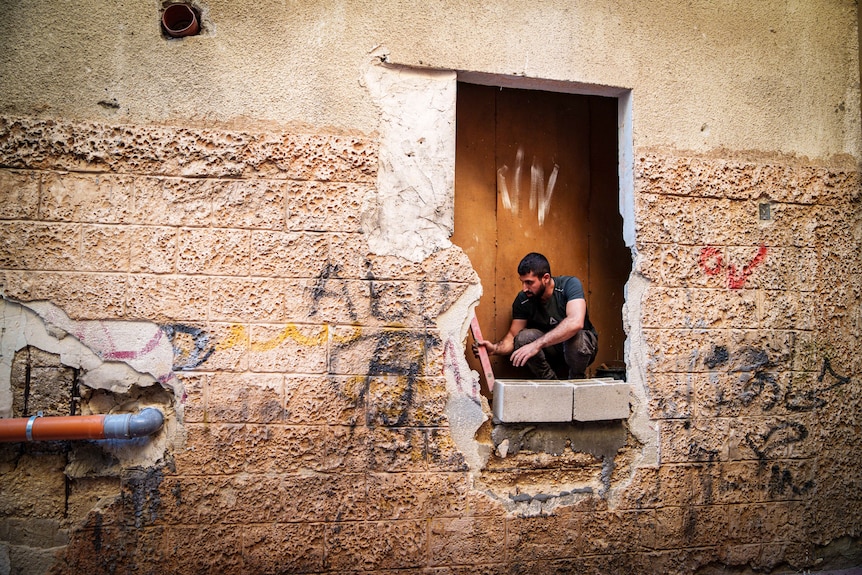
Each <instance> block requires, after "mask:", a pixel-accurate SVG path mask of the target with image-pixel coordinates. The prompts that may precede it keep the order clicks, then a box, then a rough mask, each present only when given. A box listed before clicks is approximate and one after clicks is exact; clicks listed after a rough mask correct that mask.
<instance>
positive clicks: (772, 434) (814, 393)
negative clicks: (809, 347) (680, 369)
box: [703, 345, 850, 497]
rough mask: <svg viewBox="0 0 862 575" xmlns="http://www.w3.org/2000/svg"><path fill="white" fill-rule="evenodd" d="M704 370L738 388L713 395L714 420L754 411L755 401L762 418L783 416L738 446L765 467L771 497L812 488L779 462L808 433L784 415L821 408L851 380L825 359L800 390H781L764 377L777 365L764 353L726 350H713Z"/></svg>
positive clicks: (771, 378)
mask: <svg viewBox="0 0 862 575" xmlns="http://www.w3.org/2000/svg"><path fill="white" fill-rule="evenodd" d="M704 365H705V366H706V367H707V368H709V369H710V370H713V369H716V368H721V367H727V368H728V373H732V374H736V375H737V376H738V378H737V379H736V382H737V383H741V385H739V386H738V387H737V388H736V389H734V390H733V391H732V392H731V393H729V394H728V393H727V392H726V390H723V389H720V388H717V389H716V396H715V398H714V405H715V415H717V416H718V415H721V414H722V412H723V410H725V409H731V410H733V409H737V408H741V407H749V406H752V405H755V401H760V403H759V406H760V409H761V411H762V412H763V413H771V412H773V410H776V412H778V411H777V409H776V408H778V407H783V409H784V411H783V412H778V418H777V420H776V421H775V422H774V423H772V424H771V425H770V426H769V427H768V428H766V429H763V430H754V431H749V432H747V433H746V434H745V436H744V437H743V438H742V442H741V443H742V445H744V446H745V447H747V448H748V449H750V450H751V452H752V453H753V454H754V456H755V457H756V458H757V460H758V461H759V462H760V463H761V464H762V465H763V468H764V469H766V468H767V467H768V469H769V478H768V479H767V485H766V487H767V490H768V492H769V495H770V497H778V496H780V495H785V494H788V493H790V494H793V495H803V494H805V493H807V492H809V491H810V490H811V489H812V488H813V487H814V486H815V482H814V480H813V479H808V480H805V481H803V480H799V479H797V478H794V473H793V471H792V470H791V469H790V468H789V467H788V466H787V465H786V464H784V463H783V462H782V461H780V459H781V458H782V457H784V456H785V454H786V453H787V450H788V449H790V448H792V447H793V446H796V445H799V444H802V443H803V442H804V441H805V440H806V439H807V438H808V437H809V431H808V427H807V426H806V425H805V423H804V422H802V421H798V420H794V419H792V418H789V417H787V416H786V415H784V414H788V415H789V414H791V413H801V412H812V411H815V410H817V409H820V408H822V407H824V406H826V405H827V403H828V400H827V398H828V394H829V392H831V391H833V390H835V389H837V388H840V387H842V386H844V385H847V384H848V383H850V378H849V377H848V376H844V375H840V374H839V373H837V372H836V371H835V370H834V369H833V367H832V363H831V361H830V359H829V358H828V357H825V358H824V359H823V362H822V364H821V368H820V371H819V374H818V375H817V376H816V377H815V378H814V380H813V381H810V380H809V382H807V384H805V385H804V386H803V387H802V388H797V387H795V386H794V385H793V384H792V383H791V384H788V386H787V389H786V390H782V388H781V386H780V385H779V383H778V379H777V377H776V374H775V373H773V372H771V371H769V370H770V369H773V368H775V367H776V362H775V361H773V360H772V359H771V358H770V356H769V354H768V353H767V352H766V351H765V350H763V349H758V348H755V347H744V348H741V349H739V350H737V351H736V352H735V353H733V354H731V353H730V352H729V351H728V349H727V347H725V346H720V345H717V346H714V347H713V349H712V350H711V352H710V354H709V355H708V356H707V357H706V358H704ZM707 451H708V450H705V449H704V450H703V452H707ZM707 455H708V456H709V457H707V458H706V459H708V460H709V461H712V460H713V459H714V457H716V456H717V455H718V452H717V450H712V451H711V452H709V453H707ZM770 462H772V463H771V465H769V463H770Z"/></svg>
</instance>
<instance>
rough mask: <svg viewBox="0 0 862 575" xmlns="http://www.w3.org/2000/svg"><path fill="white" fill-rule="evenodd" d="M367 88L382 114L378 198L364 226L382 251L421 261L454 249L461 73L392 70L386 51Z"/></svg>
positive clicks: (366, 76) (372, 67)
mask: <svg viewBox="0 0 862 575" xmlns="http://www.w3.org/2000/svg"><path fill="white" fill-rule="evenodd" d="M362 83H363V84H364V86H365V87H366V88H367V89H368V91H369V92H370V93H371V96H372V98H373V99H374V101H375V102H376V103H377V105H378V106H379V107H380V113H381V124H380V131H381V144H380V153H379V168H378V173H377V191H378V193H377V196H376V198H374V199H373V200H372V201H371V202H368V203H367V204H366V205H365V206H364V207H363V210H362V216H361V222H362V229H363V231H364V232H365V234H366V235H367V237H368V243H369V246H370V247H371V250H372V251H373V252H374V253H376V254H379V255H397V256H401V257H404V258H407V259H409V260H411V261H413V262H419V261H422V260H423V259H425V258H426V257H428V255H430V254H431V253H433V252H435V251H437V250H439V249H446V248H448V247H450V246H451V245H452V244H451V242H450V241H449V237H450V236H451V235H452V231H453V229H454V217H455V216H454V214H455V206H454V201H455V194H454V189H455V100H456V87H457V76H456V74H455V72H453V71H434V70H416V69H411V68H407V67H401V66H392V65H388V64H386V63H385V56H381V55H380V54H379V53H378V54H376V55H375V56H374V57H373V59H372V63H371V64H369V65H368V66H367V68H366V69H365V71H364V73H363V77H362Z"/></svg>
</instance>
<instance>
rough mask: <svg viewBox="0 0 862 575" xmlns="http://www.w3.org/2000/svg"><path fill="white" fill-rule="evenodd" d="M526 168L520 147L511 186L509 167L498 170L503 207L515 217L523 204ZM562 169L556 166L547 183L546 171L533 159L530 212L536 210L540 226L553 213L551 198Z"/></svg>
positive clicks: (520, 147)
mask: <svg viewBox="0 0 862 575" xmlns="http://www.w3.org/2000/svg"><path fill="white" fill-rule="evenodd" d="M523 168H524V148H523V147H522V146H519V147H518V151H517V152H516V153H515V166H514V168H513V169H512V185H511V187H510V186H509V183H508V179H507V177H508V175H509V166H508V165H506V164H503V165H502V166H500V168H499V169H498V170H497V189H498V190H499V191H500V200H501V201H502V202H503V207H504V208H505V209H506V210H509V211H510V212H512V213H513V214H514V215H516V216H517V215H518V209H519V206H520V203H521V177H522V176H521V174H522V172H523ZM559 173H560V167H559V166H558V165H557V164H554V168H553V169H552V170H551V175H550V176H549V177H548V181H547V184H546V183H545V169H544V168H543V167H542V166H541V165H540V164H539V163H538V162H537V161H536V158H533V163H532V164H531V165H530V210H536V213H537V216H538V220H539V225H540V226H541V225H544V224H545V217H547V215H548V212H550V211H551V198H552V197H553V195H554V187H556V185H557V176H558V175H559Z"/></svg>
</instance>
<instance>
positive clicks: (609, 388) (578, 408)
mask: <svg viewBox="0 0 862 575" xmlns="http://www.w3.org/2000/svg"><path fill="white" fill-rule="evenodd" d="M569 383H571V385H572V390H573V394H572V419H573V420H574V421H601V420H607V419H628V417H629V394H630V392H631V385H630V384H628V383H626V382H624V381H618V380H614V379H605V378H602V379H576V380H571V381H570V382H569Z"/></svg>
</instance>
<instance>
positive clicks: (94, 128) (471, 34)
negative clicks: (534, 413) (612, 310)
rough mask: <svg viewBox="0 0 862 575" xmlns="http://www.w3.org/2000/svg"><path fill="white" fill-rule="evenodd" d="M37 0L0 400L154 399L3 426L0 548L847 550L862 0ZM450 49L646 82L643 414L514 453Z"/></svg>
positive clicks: (13, 141)
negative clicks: (465, 189) (490, 365)
mask: <svg viewBox="0 0 862 575" xmlns="http://www.w3.org/2000/svg"><path fill="white" fill-rule="evenodd" d="M51 4H53V3H47V2H46V3H35V4H29V5H27V6H26V7H25V6H17V5H16V6H14V7H10V8H9V10H8V11H7V12H6V14H5V15H4V17H3V18H2V22H0V28H2V30H0V32H2V33H0V38H2V40H0V42H4V43H5V44H6V46H4V50H3V52H2V53H3V54H4V56H3V58H2V60H0V72H2V74H0V77H3V78H4V79H5V80H4V81H3V82H0V102H2V108H0V111H2V113H3V115H2V118H0V200H2V201H0V290H2V294H3V296H4V299H3V301H2V308H0V309H2V315H0V317H2V321H3V323H2V326H3V330H2V337H0V353H2V355H0V360H2V361H0V387H2V389H0V413H2V415H3V416H9V415H13V416H16V417H18V416H26V415H31V414H33V413H34V411H35V410H43V409H44V410H45V411H46V412H50V413H56V414H60V413H62V412H63V410H67V409H71V410H73V411H77V412H79V413H104V412H108V411H117V412H119V411H129V410H133V409H135V408H137V407H140V406H143V405H158V406H160V407H161V408H162V409H163V410H164V411H165V412H166V414H167V416H168V421H169V424H168V425H167V426H166V427H165V429H164V430H162V431H160V432H159V434H157V435H156V436H155V437H154V438H152V440H148V441H137V442H135V443H133V444H132V445H127V444H117V443H111V442H108V443H85V444H67V443H62V442H61V443H50V444H39V443H33V444H24V443H9V444H3V445H2V446H0V570H2V569H6V570H10V571H11V570H18V571H19V572H27V573H44V572H48V571H49V570H51V569H52V567H53V569H54V572H58V573H62V572H67V573H78V572H91V573H115V572H129V573H133V572H141V573H148V572H153V573H155V572H158V573H172V572H173V573H190V572H210V571H213V570H219V571H222V572H228V573H229V572H244V573H274V572H307V573H322V572H329V573H354V572H376V573H388V572H391V571H392V570H394V569H400V570H402V571H401V572H407V573H437V574H443V573H473V572H483V573H517V572H529V573H551V572H585V573H609V572H620V571H632V572H654V573H669V572H696V571H699V570H700V571H702V572H709V570H710V569H713V570H725V571H726V570H737V571H744V570H745V569H755V570H760V571H781V570H788V569H811V568H826V567H833V568H840V567H846V566H849V565H858V563H859V557H860V556H862V554H860V549H859V536H860V529H862V524H860V520H859V517H860V516H862V501H860V500H859V497H858V495H857V494H858V493H859V492H860V487H862V476H860V474H859V469H858V460H859V455H860V453H862V445H860V439H859V438H860V434H859V433H858V429H857V427H858V426H857V424H856V420H857V419H858V414H859V412H860V409H862V405H860V399H859V397H860V385H862V384H860V379H859V378H860V375H859V374H860V372H862V360H860V357H862V354H859V346H858V343H857V337H856V336H857V334H858V333H859V329H860V318H862V310H860V303H859V302H860V297H859V295H860V291H862V283H860V271H862V270H860V261H859V255H858V254H859V253H860V247H862V246H860V243H862V223H860V222H862V219H860V215H862V214H860V182H859V173H858V167H857V162H858V159H859V155H860V153H859V118H860V112H859V67H858V60H857V54H858V52H857V47H858V44H857V36H856V7H855V5H853V4H852V3H848V2H835V3H829V4H828V5H827V6H818V7H817V8H813V7H810V6H807V5H801V4H793V3H786V2H781V3H779V2H769V3H759V4H758V5H757V6H756V7H748V8H743V7H740V6H736V5H735V6H726V7H722V8H721V9H713V10H707V9H706V8H701V9H698V8H697V7H687V9H686V10H682V9H681V8H680V7H679V6H677V3H673V2H651V3H645V4H637V5H634V4H633V5H630V6H620V5H618V4H617V3H614V4H610V3H608V4H602V3H594V4H591V5H590V6H589V7H577V8H575V7H560V6H558V5H556V4H552V3H549V4H546V5H537V6H531V7H529V8H520V7H519V8H517V9H516V8H509V9H507V8H506V7H505V6H502V5H501V6H496V7H491V8H485V7H482V8H480V7H478V6H476V7H472V6H463V5H461V6H459V7H458V9H457V11H455V10H454V9H451V10H450V7H448V6H447V5H439V6H435V5H433V4H432V5H427V4H426V5H423V6H422V7H411V8H409V9H407V8H406V7H404V6H403V5H400V4H395V3H383V4H380V3H376V4H374V5H373V6H365V5H362V6H361V7H360V5H359V4H355V5H352V4H350V5H344V4H331V5H329V4H319V3H313V4H312V3H299V4H289V5H282V4H279V3H274V2H273V3H265V4H259V5H256V6H255V7H254V8H253V9H252V8H251V7H249V6H246V5H241V6H237V5H234V3H227V2H224V3H220V4H200V5H198V6H199V8H200V9H201V14H202V19H203V24H204V27H203V28H204V32H203V34H202V35H200V36H198V37H193V38H188V39H184V40H167V39H165V38H163V37H162V36H161V35H160V34H159V30H158V23H157V13H158V6H156V5H152V6H150V5H146V6H141V5H129V6H123V7H122V8H123V11H122V12H121V13H119V14H117V13H115V12H110V13H109V11H108V10H107V9H105V8H104V7H102V6H96V7H89V9H85V8H84V7H78V8H71V7H65V8H64V9H62V10H58V9H57V8H56V6H51ZM263 14H265V15H266V16H267V17H266V19H264V18H263V17H262V15H263ZM37 21H38V22H40V23H41V27H40V28H39V30H38V31H34V30H33V29H32V23H33V22H37ZM264 22H265V24H264ZM444 23H445V24H446V25H443V24H444ZM28 26H30V28H28ZM264 26H265V27H266V29H267V30H272V33H266V34H264V33H261V29H262V27H264ZM752 31H754V32H752ZM504 40H505V41H504ZM372 51H374V54H375V55H374V56H372V55H371V54H370V53H371V52H372ZM384 56H385V57H384ZM384 60H385V62H384ZM409 66H413V67H433V68H436V69H440V70H442V71H422V70H416V69H415V68H410V67H409ZM180 70H182V73H180V72H179V71H180ZM447 70H448V71H447ZM458 70H468V71H471V72H477V73H482V74H487V76H484V78H485V79H488V78H492V77H493V76H494V75H496V74H502V75H512V74H514V75H516V76H518V75H525V76H529V77H530V78H534V79H535V80H531V79H527V80H524V82H525V86H524V87H539V86H542V85H545V86H547V85H549V84H547V82H546V81H554V82H566V83H567V84H566V86H568V88H570V89H572V90H573V91H575V90H576V89H577V88H578V86H579V85H580V83H585V84H594V85H600V86H612V87H614V88H615V89H623V91H625V90H631V103H632V114H631V129H632V142H631V143H632V146H631V150H630V151H631V158H632V172H631V174H630V176H631V182H632V189H631V190H630V191H629V192H628V193H629V197H628V198H627V200H628V201H629V202H630V203H631V205H632V211H631V213H630V214H629V217H630V218H631V221H629V222H628V225H629V226H630V228H631V230H632V233H633V243H632V248H633V255H634V259H633V273H632V276H631V278H630V280H629V282H628V284H627V287H626V289H627V293H626V306H625V309H624V310H623V313H624V318H625V324H626V332H627V346H626V347H627V349H626V362H627V366H628V375H629V381H631V383H632V386H633V390H634V391H633V395H632V400H631V415H630V417H629V418H628V419H627V420H622V421H616V422H611V423H607V424H596V425H593V426H574V429H565V430H562V431H560V430H559V429H548V428H546V427H541V426H539V427H538V428H536V426H525V427H522V428H517V429H514V431H513V430H512V429H509V430H507V433H509V434H508V435H506V437H507V440H512V441H511V442H510V443H509V444H507V445H514V444H515V442H514V438H515V437H517V438H518V446H519V449H520V450H519V451H506V450H501V448H500V446H501V443H500V438H501V437H502V436H503V435H505V434H503V433H501V431H500V427H499V426H496V427H495V426H494V425H493V423H492V422H491V421H490V420H489V419H488V406H487V399H486V398H485V397H483V396H482V395H481V394H480V393H479V386H478V378H477V374H475V373H472V372H470V370H469V368H468V367H467V364H466V361H465V360H464V357H463V356H464V338H465V334H466V325H467V320H468V318H469V313H470V308H471V306H472V305H475V303H476V302H477V301H478V298H479V294H480V291H481V289H480V286H479V284H478V280H477V277H476V275H475V273H474V272H473V270H472V268H471V265H470V262H469V261H468V259H467V258H466V257H465V256H464V254H463V253H462V252H461V250H460V249H459V248H458V247H457V246H452V245H451V244H449V243H448V234H450V233H451V225H452V224H451V218H452V209H453V208H452V197H453V193H454V191H453V190H452V181H451V169H452V165H453V162H454V161H455V158H454V146H453V145H452V144H453V142H452V138H453V137H454V130H453V128H452V126H451V119H452V118H453V117H454V109H453V106H454V95H453V94H454V88H455V82H456V79H457V77H458V73H457V71H458ZM504 80H505V82H513V81H517V80H518V78H517V77H516V78H514V79H513V78H511V77H507V78H505V79H504ZM502 81H503V79H501V82H502ZM562 85H563V84H560V83H554V84H553V86H554V87H555V88H560V87H561V86H562ZM625 134H626V132H625V130H623V131H622V136H621V138H625V137H626V136H625ZM621 141H622V140H621ZM622 143H623V144H624V143H625V142H622ZM561 437H563V438H564V439H565V441H564V442H563V443H562V449H557V447H556V446H558V445H559V442H560V438H561ZM551 445H554V446H555V447H553V448H551V447H548V446H551Z"/></svg>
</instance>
